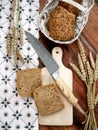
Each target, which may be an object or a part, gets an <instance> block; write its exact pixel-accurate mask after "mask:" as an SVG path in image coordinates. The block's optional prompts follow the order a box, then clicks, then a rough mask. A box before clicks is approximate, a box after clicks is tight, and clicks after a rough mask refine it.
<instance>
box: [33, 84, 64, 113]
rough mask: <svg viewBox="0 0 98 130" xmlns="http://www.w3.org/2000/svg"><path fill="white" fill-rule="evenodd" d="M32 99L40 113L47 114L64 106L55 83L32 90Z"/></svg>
mask: <svg viewBox="0 0 98 130" xmlns="http://www.w3.org/2000/svg"><path fill="white" fill-rule="evenodd" d="M34 100H35V103H36V105H37V108H38V111H39V113H40V114H41V115H47V114H51V113H54V112H56V111H59V110H61V109H63V108H64V104H63V102H62V100H61V98H60V96H59V90H58V88H57V86H56V85H55V84H49V85H44V86H41V87H39V88H37V89H35V91H34Z"/></svg>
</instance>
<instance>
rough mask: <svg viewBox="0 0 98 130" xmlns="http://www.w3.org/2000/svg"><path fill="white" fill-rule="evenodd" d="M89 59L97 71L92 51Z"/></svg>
mask: <svg viewBox="0 0 98 130" xmlns="http://www.w3.org/2000/svg"><path fill="white" fill-rule="evenodd" d="M89 59H90V63H91V67H92V68H93V69H94V70H95V62H94V58H93V55H92V52H91V51H90V53H89Z"/></svg>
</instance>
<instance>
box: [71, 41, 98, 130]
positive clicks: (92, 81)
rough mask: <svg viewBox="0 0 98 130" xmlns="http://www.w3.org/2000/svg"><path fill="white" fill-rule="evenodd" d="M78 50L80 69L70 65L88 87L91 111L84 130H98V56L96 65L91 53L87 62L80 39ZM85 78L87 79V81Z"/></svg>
mask: <svg viewBox="0 0 98 130" xmlns="http://www.w3.org/2000/svg"><path fill="white" fill-rule="evenodd" d="M78 48H79V52H80V53H78V64H79V68H80V69H79V68H78V67H77V66H75V65H74V64H72V63H70V65H71V67H72V68H73V70H74V71H75V72H76V73H77V74H78V76H79V77H80V78H81V80H82V81H84V83H85V85H86V87H87V105H88V108H89V111H88V118H87V120H86V123H85V126H84V130H98V128H97V123H96V118H95V113H94V108H95V105H96V104H97V103H98V94H97V95H96V96H95V85H96V80H97V78H98V54H96V63H95V62H94V59H93V56H92V53H91V52H90V54H89V60H90V62H89V61H87V57H86V54H85V51H84V48H83V45H82V43H81V41H80V39H78ZM90 63H91V64H90ZM85 75H86V76H85ZM84 77H86V79H85V78H84Z"/></svg>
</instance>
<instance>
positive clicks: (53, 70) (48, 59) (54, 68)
mask: <svg viewBox="0 0 98 130" xmlns="http://www.w3.org/2000/svg"><path fill="white" fill-rule="evenodd" d="M25 34H26V36H27V38H28V41H29V42H30V44H31V45H32V47H33V48H34V49H35V51H36V52H37V54H38V56H39V57H40V58H41V60H42V62H43V63H44V65H45V66H46V68H47V70H48V71H49V73H50V74H51V76H52V77H53V78H54V79H55V82H56V84H57V86H58V87H59V89H60V91H61V93H62V94H63V95H64V96H65V97H66V99H67V100H68V101H69V102H70V103H71V104H72V105H73V106H75V107H76V108H77V109H78V110H79V111H80V112H81V113H83V114H85V115H86V113H85V112H84V110H83V109H82V108H81V106H80V105H79V103H78V99H77V98H76V97H75V96H74V94H73V93H72V91H71V90H70V88H69V87H68V85H67V84H66V83H65V82H64V81H63V80H62V79H61V78H60V77H59V73H58V69H59V65H58V64H57V62H56V61H55V60H54V59H53V57H52V55H51V54H50V53H49V52H48V51H47V49H46V48H45V47H44V46H43V45H42V44H41V43H40V41H39V40H38V39H36V38H35V37H34V36H33V35H32V34H31V33H29V32H27V31H25Z"/></svg>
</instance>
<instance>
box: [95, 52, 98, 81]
mask: <svg viewBox="0 0 98 130" xmlns="http://www.w3.org/2000/svg"><path fill="white" fill-rule="evenodd" d="M97 79H98V53H97V54H96V63H95V80H97Z"/></svg>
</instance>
